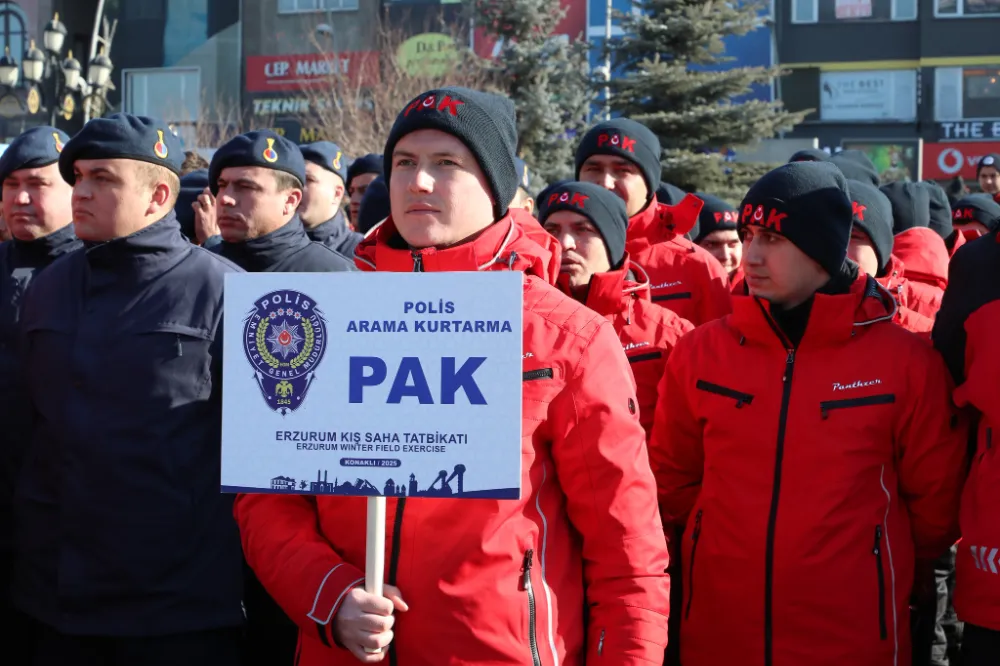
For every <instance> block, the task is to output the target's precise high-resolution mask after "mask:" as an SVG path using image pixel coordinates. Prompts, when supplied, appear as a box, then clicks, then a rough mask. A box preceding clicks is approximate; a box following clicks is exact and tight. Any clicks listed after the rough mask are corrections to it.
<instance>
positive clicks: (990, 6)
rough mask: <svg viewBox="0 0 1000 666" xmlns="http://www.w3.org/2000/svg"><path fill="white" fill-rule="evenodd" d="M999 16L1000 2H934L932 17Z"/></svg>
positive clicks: (980, 0) (947, 0) (968, 0)
mask: <svg viewBox="0 0 1000 666" xmlns="http://www.w3.org/2000/svg"><path fill="white" fill-rule="evenodd" d="M991 14H992V15H996V16H1000V0H934V15H935V16H940V17H944V18H952V17H959V16H989V15H991Z"/></svg>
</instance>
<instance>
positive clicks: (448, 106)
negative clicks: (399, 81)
mask: <svg viewBox="0 0 1000 666" xmlns="http://www.w3.org/2000/svg"><path fill="white" fill-rule="evenodd" d="M463 104H465V102H463V101H462V100H460V99H456V98H454V97H452V96H450V95H442V96H441V99H440V100H438V98H437V95H435V94H433V93H432V94H430V95H427V96H426V97H422V98H418V99H415V100H413V101H412V102H410V105H409V106H408V107H406V110H405V111H403V117H404V118H406V117H408V116H409V115H410V112H411V111H415V112H420V111H438V112H440V113H448V115H452V116H457V115H458V107H460V106H462V105H463Z"/></svg>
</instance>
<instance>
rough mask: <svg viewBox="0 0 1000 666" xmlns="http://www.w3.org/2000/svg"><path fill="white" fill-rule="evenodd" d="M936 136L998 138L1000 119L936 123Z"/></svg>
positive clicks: (951, 138)
mask: <svg viewBox="0 0 1000 666" xmlns="http://www.w3.org/2000/svg"><path fill="white" fill-rule="evenodd" d="M938 138H939V139H940V140H942V141H945V140H958V139H1000V119H997V120H955V121H951V122H944V123H938Z"/></svg>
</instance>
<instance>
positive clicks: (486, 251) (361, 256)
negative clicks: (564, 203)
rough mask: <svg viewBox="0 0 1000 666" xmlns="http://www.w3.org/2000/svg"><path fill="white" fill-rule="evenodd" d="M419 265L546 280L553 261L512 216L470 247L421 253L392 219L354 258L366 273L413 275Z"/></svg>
mask: <svg viewBox="0 0 1000 666" xmlns="http://www.w3.org/2000/svg"><path fill="white" fill-rule="evenodd" d="M418 261H419V262H420V265H421V267H422V269H423V270H424V271H425V272H427V273H432V272H444V271H486V270H504V269H507V270H514V271H521V272H524V273H528V274H530V275H534V276H536V277H538V278H541V279H542V280H546V271H547V267H548V266H549V265H550V263H551V261H552V259H551V255H550V254H549V252H548V251H547V250H545V249H544V248H543V247H542V246H540V245H539V244H538V243H536V242H534V241H533V240H531V239H530V238H528V237H527V236H526V235H525V233H524V231H523V230H522V229H521V226H520V225H519V224H517V223H515V222H514V220H513V219H512V218H511V217H510V215H506V216H504V217H503V218H501V219H500V220H499V221H497V222H494V223H493V224H491V225H490V226H488V227H486V229H484V230H483V231H482V233H480V234H479V235H478V236H476V237H475V238H473V239H472V240H470V241H468V242H466V243H460V244H458V245H453V246H451V247H447V248H442V249H437V248H433V247H429V248H424V249H421V250H413V249H410V248H409V247H408V246H407V245H406V241H404V240H403V238H402V236H400V235H399V232H398V231H396V225H395V223H394V222H393V220H392V217H391V216H390V217H388V218H386V220H385V221H384V222H383V223H382V224H381V225H380V226H379V227H378V230H377V231H375V233H373V234H370V235H369V236H367V237H366V238H365V239H364V240H363V241H362V242H361V244H360V245H358V247H357V250H355V255H354V262H355V263H356V264H357V266H358V268H360V269H361V270H363V271H389V272H398V273H404V272H410V271H413V270H414V268H415V267H416V265H417V262H418Z"/></svg>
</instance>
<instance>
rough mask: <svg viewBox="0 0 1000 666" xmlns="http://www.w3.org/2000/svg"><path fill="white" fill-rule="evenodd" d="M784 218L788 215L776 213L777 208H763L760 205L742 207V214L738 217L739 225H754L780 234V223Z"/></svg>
mask: <svg viewBox="0 0 1000 666" xmlns="http://www.w3.org/2000/svg"><path fill="white" fill-rule="evenodd" d="M786 217H788V214H787V213H782V212H780V211H778V209H777V208H772V207H770V206H768V207H767V208H765V207H764V206H763V205H762V204H757V206H754V205H753V204H747V205H745V206H743V212H742V213H741V215H740V224H742V225H747V224H755V225H758V226H761V227H764V228H766V229H772V230H774V231H776V232H778V233H779V234H780V233H781V222H782V220H784V219H785V218H786Z"/></svg>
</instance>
